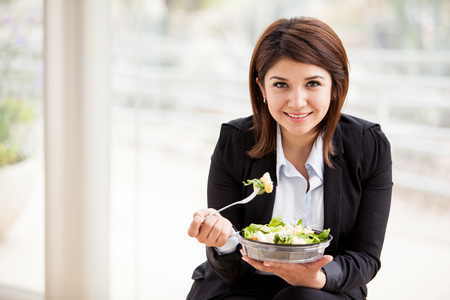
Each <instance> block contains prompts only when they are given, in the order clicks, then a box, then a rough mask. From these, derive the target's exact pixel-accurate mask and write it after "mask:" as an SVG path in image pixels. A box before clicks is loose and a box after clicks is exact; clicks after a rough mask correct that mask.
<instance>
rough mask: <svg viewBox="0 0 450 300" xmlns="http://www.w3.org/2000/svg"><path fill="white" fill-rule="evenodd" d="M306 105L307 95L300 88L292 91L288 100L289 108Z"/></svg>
mask: <svg viewBox="0 0 450 300" xmlns="http://www.w3.org/2000/svg"><path fill="white" fill-rule="evenodd" d="M306 105H307V93H306V91H305V90H303V89H302V88H297V89H295V90H293V92H292V95H291V97H290V100H289V106H290V107H293V108H301V107H305V106H306Z"/></svg>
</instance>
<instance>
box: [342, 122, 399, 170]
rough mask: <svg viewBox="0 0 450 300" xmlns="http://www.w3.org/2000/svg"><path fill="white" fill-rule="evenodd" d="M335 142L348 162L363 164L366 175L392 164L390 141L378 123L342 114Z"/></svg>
mask: <svg viewBox="0 0 450 300" xmlns="http://www.w3.org/2000/svg"><path fill="white" fill-rule="evenodd" d="M334 142H335V146H336V148H337V152H338V153H339V154H340V155H343V157H344V158H345V160H346V161H353V162H354V163H358V164H361V166H363V170H364V173H367V172H368V173H371V171H374V170H375V169H378V168H387V167H389V166H390V165H391V164H392V161H391V146H390V143H389V140H388V139H387V137H386V135H385V134H384V132H383V131H382V130H381V126H380V125H379V124H377V123H374V122H370V121H367V120H364V119H361V118H358V117H354V116H350V115H346V114H342V116H341V119H340V121H339V123H338V127H337V129H336V133H335V139H334Z"/></svg>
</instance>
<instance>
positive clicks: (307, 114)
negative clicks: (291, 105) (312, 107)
mask: <svg viewBox="0 0 450 300" xmlns="http://www.w3.org/2000/svg"><path fill="white" fill-rule="evenodd" d="M284 114H285V115H287V116H289V117H291V118H294V119H304V118H306V117H307V116H309V115H310V114H312V112H309V113H303V114H291V113H287V112H285V113H284Z"/></svg>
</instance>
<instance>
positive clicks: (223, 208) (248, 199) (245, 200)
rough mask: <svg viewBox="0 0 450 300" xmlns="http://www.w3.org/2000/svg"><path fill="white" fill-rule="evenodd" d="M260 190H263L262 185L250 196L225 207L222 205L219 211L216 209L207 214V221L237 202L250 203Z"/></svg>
mask: <svg viewBox="0 0 450 300" xmlns="http://www.w3.org/2000/svg"><path fill="white" fill-rule="evenodd" d="M259 191H261V187H257V188H256V189H255V190H254V191H253V193H251V194H250V196H248V197H247V198H245V199H242V200H240V201H236V202H233V203H231V204H230V205H227V206H225V207H222V208H221V209H219V210H218V211H216V212H214V213H212V214H210V215H208V216H206V218H205V220H204V221H206V220H207V219H208V218H210V217H212V216H214V215H215V214H217V213H220V212H221V211H223V210H225V209H227V208H230V207H232V206H235V205H237V204H245V203H248V202H250V201H252V200H253V198H255V197H256V195H258V193H259Z"/></svg>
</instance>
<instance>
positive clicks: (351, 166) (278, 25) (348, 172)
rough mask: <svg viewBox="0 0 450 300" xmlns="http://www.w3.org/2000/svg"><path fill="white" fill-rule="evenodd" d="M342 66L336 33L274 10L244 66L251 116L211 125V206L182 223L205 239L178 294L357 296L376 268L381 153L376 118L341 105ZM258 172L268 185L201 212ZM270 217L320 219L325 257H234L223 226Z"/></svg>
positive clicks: (384, 176) (384, 193)
mask: <svg viewBox="0 0 450 300" xmlns="http://www.w3.org/2000/svg"><path fill="white" fill-rule="evenodd" d="M348 73H349V72H348V60H347V55H346V52H345V49H344V47H343V45H342V43H341V41H340V39H339V37H338V36H337V35H336V33H335V32H334V31H333V30H332V29H331V28H330V27H329V26H328V25H326V24H324V23H323V22H321V21H319V20H317V19H312V18H294V19H289V20H288V19H281V20H278V21H276V22H274V23H273V24H272V25H271V26H269V28H267V30H266V31H265V32H264V33H263V34H262V36H261V37H260V39H259V41H258V42H257V44H256V46H255V49H254V52H253V56H252V60H251V65H250V95H251V102H252V108H253V116H251V117H247V118H242V119H238V120H234V121H231V122H229V123H227V124H224V125H223V126H222V128H221V133H220V137H219V140H218V143H217V146H216V148H215V150H214V153H213V155H212V159H211V168H210V174H209V179H208V206H209V207H211V208H210V209H202V210H199V211H197V212H196V213H195V214H194V217H193V220H192V223H191V224H190V227H189V229H188V234H189V235H190V236H192V237H195V238H196V239H197V240H198V241H199V242H201V243H204V244H205V245H206V246H207V251H206V253H207V261H206V262H205V263H203V264H202V265H200V266H199V267H198V268H197V269H196V270H195V272H194V274H193V279H194V280H195V281H194V284H193V286H192V289H191V291H190V293H189V295H188V299H365V298H366V296H367V288H366V284H367V283H368V282H369V281H370V280H371V279H372V278H373V277H374V276H375V275H376V273H377V271H378V270H379V268H380V255H381V248H382V245H383V240H384V235H385V231H386V225H387V221H388V215H389V208H390V201H391V192H392V175H391V174H392V169H391V165H392V162H391V154H390V145H389V142H388V140H387V139H386V137H385V136H384V134H383V132H382V131H381V129H380V126H379V125H377V124H373V123H370V122H368V121H365V120H362V119H359V118H356V117H352V116H348V115H345V114H341V112H340V111H341V108H342V106H343V104H344V100H345V97H346V94H347V90H348V85H349V74H348ZM265 172H269V173H270V175H271V177H272V179H273V181H274V185H275V188H274V192H273V193H271V194H267V193H265V194H263V195H261V196H258V198H257V199H255V200H253V201H252V202H250V203H248V204H246V205H237V206H234V207H232V208H230V209H228V210H226V211H224V212H222V213H221V214H216V215H215V216H213V217H211V218H209V219H207V220H204V218H205V217H206V216H207V215H208V214H210V213H211V212H214V211H215V209H219V208H221V207H224V206H226V205H228V204H230V203H232V202H235V201H237V200H240V199H242V198H244V197H245V196H247V195H249V194H250V193H251V192H252V190H253V188H252V187H251V186H244V185H243V184H242V182H243V181H245V180H247V179H253V178H259V177H261V176H262V175H263V174H264V173H265ZM276 215H282V216H283V220H284V221H285V222H286V223H296V222H297V221H298V220H299V219H303V224H306V225H307V226H309V227H312V228H314V229H319V230H320V229H324V228H330V229H331V234H332V235H333V240H332V242H331V244H330V246H329V247H328V248H327V249H326V251H325V254H326V255H324V256H323V257H322V258H321V259H319V260H317V261H315V262H313V263H307V264H287V263H273V262H261V261H256V260H253V259H250V258H249V257H247V256H245V255H243V253H242V252H241V247H240V245H239V244H238V243H237V241H236V238H235V237H234V235H233V234H232V233H233V230H241V229H242V228H244V227H246V226H248V225H249V224H250V223H259V224H267V223H268V222H269V221H270V219H271V218H272V217H273V216H276ZM233 227H234V229H233Z"/></svg>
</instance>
